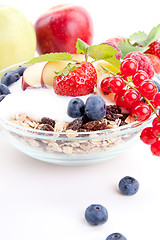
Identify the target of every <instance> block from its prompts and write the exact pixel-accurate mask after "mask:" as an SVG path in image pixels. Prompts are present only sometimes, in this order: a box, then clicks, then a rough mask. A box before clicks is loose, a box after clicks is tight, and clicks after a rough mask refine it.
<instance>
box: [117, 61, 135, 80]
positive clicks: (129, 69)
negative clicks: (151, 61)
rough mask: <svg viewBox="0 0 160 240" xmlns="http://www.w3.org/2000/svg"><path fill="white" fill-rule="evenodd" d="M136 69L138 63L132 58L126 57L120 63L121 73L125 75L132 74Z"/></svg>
mask: <svg viewBox="0 0 160 240" xmlns="http://www.w3.org/2000/svg"><path fill="white" fill-rule="evenodd" d="M137 70H138V63H137V61H136V60H134V59H133V58H126V59H125V60H123V61H122V63H121V65H120V72H121V75H124V76H125V77H129V76H133V75H135V73H136V72H137Z"/></svg>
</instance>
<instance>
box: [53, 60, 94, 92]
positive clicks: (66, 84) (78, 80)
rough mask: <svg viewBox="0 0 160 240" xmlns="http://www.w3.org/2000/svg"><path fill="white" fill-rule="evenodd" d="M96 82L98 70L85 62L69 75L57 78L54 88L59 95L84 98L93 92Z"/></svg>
mask: <svg viewBox="0 0 160 240" xmlns="http://www.w3.org/2000/svg"><path fill="white" fill-rule="evenodd" d="M96 81H97V72H96V69H95V68H94V66H93V65H92V64H91V63H90V62H86V61H84V62H82V63H81V64H80V66H79V65H78V67H77V68H76V69H74V70H72V71H70V72H69V73H68V74H67V75H64V74H61V75H59V76H57V77H56V78H55V79H54V81H53V88H54V91H55V93H56V94H59V95H65V96H73V97H76V96H83V95H87V94H89V93H91V92H93V89H94V86H95V84H96Z"/></svg>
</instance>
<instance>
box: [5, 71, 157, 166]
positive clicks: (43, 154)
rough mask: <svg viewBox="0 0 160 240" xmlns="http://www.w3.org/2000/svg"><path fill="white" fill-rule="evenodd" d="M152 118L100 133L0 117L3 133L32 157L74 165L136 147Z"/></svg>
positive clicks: (93, 161)
mask: <svg viewBox="0 0 160 240" xmlns="http://www.w3.org/2000/svg"><path fill="white" fill-rule="evenodd" d="M7 70H9V68H7ZM3 72H5V70H4V71H3ZM1 73H2V71H1ZM152 119H153V116H152V117H150V118H149V119H148V120H146V121H144V122H134V123H130V124H127V125H124V126H121V127H117V128H113V129H107V130H101V131H93V132H48V131H42V130H37V129H32V128H28V127H23V126H20V125H17V124H15V123H13V122H10V121H8V120H5V119H2V118H0V133H1V134H2V135H3V136H4V137H5V138H6V139H7V141H8V142H9V143H10V144H12V145H13V146H14V147H15V148H17V149H18V150H20V151H21V152H23V153H25V154H27V155H29V156H31V157H33V158H36V159H39V160H42V161H46V162H49V163H54V164H59V165H60V164H61V165H73V166H74V165H82V164H83V165H84V164H91V163H98V162H101V161H105V160H108V159H111V158H114V157H116V156H118V155H120V154H121V153H122V152H124V151H126V150H128V148H129V147H131V146H132V145H133V143H134V142H135V141H136V140H137V138H139V135H140V131H141V130H142V129H143V128H144V127H146V126H147V125H148V124H149V123H150V122H151V121H152Z"/></svg>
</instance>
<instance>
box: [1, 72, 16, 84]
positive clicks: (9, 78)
mask: <svg viewBox="0 0 160 240" xmlns="http://www.w3.org/2000/svg"><path fill="white" fill-rule="evenodd" d="M19 79H20V75H19V73H18V72H17V71H15V70H9V71H8V72H6V73H5V74H4V75H3V77H2V79H1V83H3V84H4V85H6V86H10V85H11V84H12V83H14V82H17V81H18V80H19Z"/></svg>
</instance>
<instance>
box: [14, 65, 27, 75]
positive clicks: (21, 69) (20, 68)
mask: <svg viewBox="0 0 160 240" xmlns="http://www.w3.org/2000/svg"><path fill="white" fill-rule="evenodd" d="M26 68H27V67H26V66H19V67H18V68H17V69H16V70H15V71H16V72H18V74H19V75H20V76H22V75H23V73H24V71H25V70H26Z"/></svg>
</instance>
